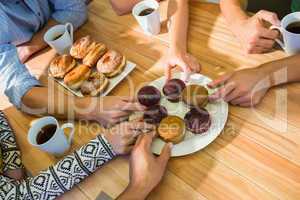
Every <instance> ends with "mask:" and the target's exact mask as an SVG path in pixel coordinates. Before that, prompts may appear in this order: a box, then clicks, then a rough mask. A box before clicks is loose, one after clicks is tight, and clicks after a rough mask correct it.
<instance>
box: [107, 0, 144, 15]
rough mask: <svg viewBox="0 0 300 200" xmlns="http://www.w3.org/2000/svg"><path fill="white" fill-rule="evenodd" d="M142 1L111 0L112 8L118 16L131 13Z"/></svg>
mask: <svg viewBox="0 0 300 200" xmlns="http://www.w3.org/2000/svg"><path fill="white" fill-rule="evenodd" d="M140 1H141V0H110V3H111V6H112V8H113V9H114V11H115V12H116V13H117V15H125V14H127V13H129V12H131V10H132V8H133V7H134V5H135V4H137V3H138V2H140Z"/></svg>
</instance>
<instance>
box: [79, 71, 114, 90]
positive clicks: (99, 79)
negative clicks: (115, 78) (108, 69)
mask: <svg viewBox="0 0 300 200" xmlns="http://www.w3.org/2000/svg"><path fill="white" fill-rule="evenodd" d="M108 85H109V80H108V79H107V78H106V77H105V75H104V74H101V73H99V72H93V73H92V74H91V76H90V77H89V78H88V79H87V80H85V81H84V82H83V84H82V85H81V93H82V94H83V95H84V96H98V95H99V94H100V93H102V92H103V91H105V89H106V88H107V86H108Z"/></svg>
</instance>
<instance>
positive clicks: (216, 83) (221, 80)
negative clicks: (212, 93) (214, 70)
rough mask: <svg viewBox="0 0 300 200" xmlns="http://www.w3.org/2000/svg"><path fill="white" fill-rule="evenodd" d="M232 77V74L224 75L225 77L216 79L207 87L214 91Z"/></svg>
mask: <svg viewBox="0 0 300 200" xmlns="http://www.w3.org/2000/svg"><path fill="white" fill-rule="evenodd" d="M231 76H232V74H226V75H223V76H221V77H219V78H217V79H215V80H214V81H212V82H210V83H209V84H208V85H207V86H208V87H209V88H212V89H214V88H216V87H219V86H221V85H223V84H224V83H225V82H226V81H227V80H228V79H229V78H230V77H231Z"/></svg>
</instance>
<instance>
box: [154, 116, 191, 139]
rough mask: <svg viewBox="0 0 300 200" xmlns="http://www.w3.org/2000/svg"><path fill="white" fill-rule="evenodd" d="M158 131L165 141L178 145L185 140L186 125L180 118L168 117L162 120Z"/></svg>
mask: <svg viewBox="0 0 300 200" xmlns="http://www.w3.org/2000/svg"><path fill="white" fill-rule="evenodd" d="M157 131H158V134H159V136H160V137H161V138H162V139H163V140H164V141H166V142H172V143H174V144H177V143H179V142H181V141H182V140H183V139H184V136H185V123H184V121H183V120H182V119H181V118H180V117H177V116H168V117H165V118H163V119H162V120H161V122H160V123H159V126H158V129H157Z"/></svg>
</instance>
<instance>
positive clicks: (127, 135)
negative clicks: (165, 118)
mask: <svg viewBox="0 0 300 200" xmlns="http://www.w3.org/2000/svg"><path fill="white" fill-rule="evenodd" d="M153 130H155V126H154V125H151V124H147V123H145V122H123V123H120V124H118V125H116V126H114V127H112V128H110V129H108V130H106V131H105V132H104V136H105V138H106V139H107V140H108V141H109V143H110V144H111V145H112V147H113V149H114V151H115V153H116V154H118V155H124V154H128V153H129V152H130V151H131V150H132V148H133V146H134V143H135V141H136V139H137V137H138V136H139V135H141V134H143V133H147V132H152V131H153Z"/></svg>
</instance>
